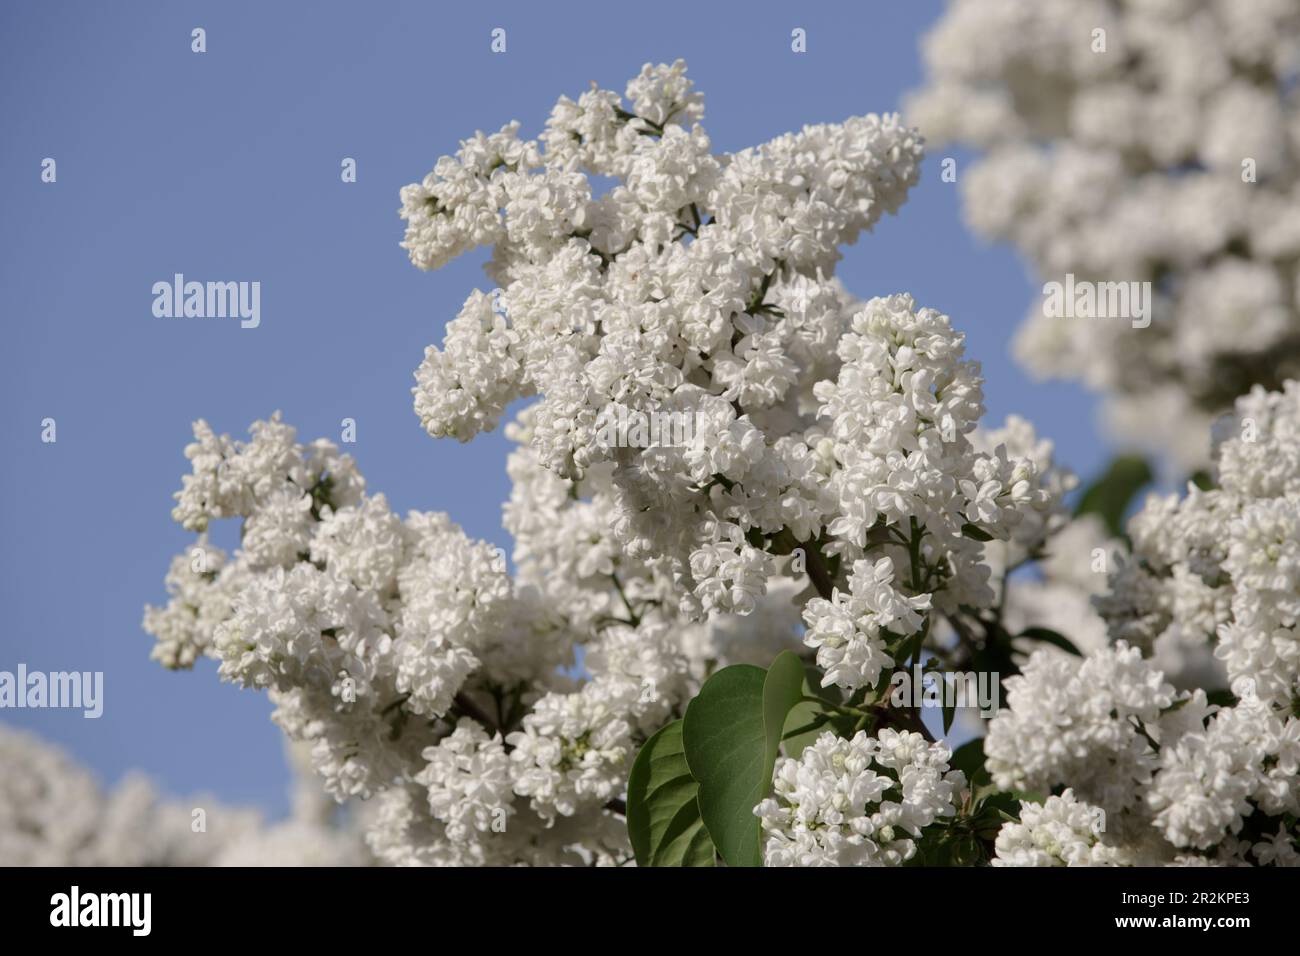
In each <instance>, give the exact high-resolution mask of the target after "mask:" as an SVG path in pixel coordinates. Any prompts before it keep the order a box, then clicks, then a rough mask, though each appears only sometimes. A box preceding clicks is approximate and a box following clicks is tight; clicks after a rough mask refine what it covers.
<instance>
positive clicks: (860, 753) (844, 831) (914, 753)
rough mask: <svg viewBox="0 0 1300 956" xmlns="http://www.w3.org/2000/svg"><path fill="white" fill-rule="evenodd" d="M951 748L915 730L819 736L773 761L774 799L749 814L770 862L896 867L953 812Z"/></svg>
mask: <svg viewBox="0 0 1300 956" xmlns="http://www.w3.org/2000/svg"><path fill="white" fill-rule="evenodd" d="M950 757H951V753H950V751H949V750H948V748H947V747H946V746H945V745H944V744H942V743H930V742H928V741H926V739H925V738H924V737H922V736H921V735H920V734H917V733H910V732H903V733H900V732H898V731H894V730H888V729H886V730H882V731H880V734H879V736H878V737H868V736H867V734H866V733H865V732H864V731H859V732H858V733H857V734H855V735H854V737H853V738H852V739H851V740H846V739H844V738H842V737H837V736H835V735H834V734H832V733H824V734H822V735H821V736H820V737H819V738H818V739H817V740H816V741H815V742H814V743H813V744H811V745H810V746H808V747H806V748H804V750H803V752H802V753H801V754H800V755H799V759H797V760H795V759H792V758H789V757H782V758H780V759H778V760H777V763H776V768H775V771H774V775H773V783H772V796H771V797H769V798H767V799H765V800H764V801H763V802H762V803H760V804H759V805H758V806H757V807H755V808H754V813H755V814H756V815H757V816H758V818H759V821H760V823H761V825H762V829H763V838H764V844H763V859H764V862H765V864H766V865H767V866H898V865H900V864H902V863H905V862H906V861H907V860H909V859H911V858H912V856H913V855H915V853H916V838H918V837H919V836H920V835H921V831H922V830H923V829H924V828H925V827H928V826H929V825H930V824H932V823H934V822H935V821H936V820H938V819H939V818H941V817H947V816H951V815H952V814H953V813H954V812H955V809H956V807H955V804H956V803H957V801H958V800H959V799H960V798H961V795H962V792H963V791H964V790H965V787H966V778H965V775H964V774H962V772H961V771H960V770H949V769H948V761H949V759H950Z"/></svg>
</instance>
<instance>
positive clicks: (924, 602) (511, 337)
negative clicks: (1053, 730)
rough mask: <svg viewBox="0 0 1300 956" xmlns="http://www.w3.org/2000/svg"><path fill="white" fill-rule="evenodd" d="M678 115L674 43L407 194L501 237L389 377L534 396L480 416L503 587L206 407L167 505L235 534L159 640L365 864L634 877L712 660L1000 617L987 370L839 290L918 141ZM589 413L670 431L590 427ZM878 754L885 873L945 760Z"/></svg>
mask: <svg viewBox="0 0 1300 956" xmlns="http://www.w3.org/2000/svg"><path fill="white" fill-rule="evenodd" d="M703 116H704V112H703V99H702V97H701V95H700V94H699V93H698V92H697V91H695V90H694V89H693V88H692V85H691V83H690V81H689V80H688V79H687V77H686V67H685V64H684V63H682V62H681V61H677V62H675V63H673V64H671V65H658V66H655V65H647V66H645V67H644V68H643V69H642V70H641V71H640V73H639V74H638V75H637V76H636V77H634V78H633V79H632V80H631V82H629V83H628V85H627V88H626V91H625V96H624V97H620V96H619V95H618V94H617V93H615V92H613V91H607V90H599V89H592V90H590V91H587V92H585V93H583V94H582V95H580V96H579V97H578V98H577V99H576V100H573V99H569V98H561V99H560V100H559V102H558V103H556V105H555V107H554V109H553V110H552V111H551V114H550V118H549V120H548V121H547V123H546V126H545V128H544V129H543V130H542V132H541V134H540V136H539V137H538V138H537V139H535V140H534V139H527V138H525V136H524V135H523V133H522V126H521V125H520V124H519V123H509V124H507V125H505V126H503V127H500V128H499V129H498V131H497V132H493V133H477V134H475V135H474V136H473V137H470V138H468V139H466V140H464V141H463V142H461V144H460V147H459V149H458V150H457V152H456V153H455V155H453V156H444V157H442V158H440V159H438V160H437V162H436V163H435V164H434V167H433V169H432V171H431V172H430V173H429V174H428V175H427V176H426V177H425V178H424V179H423V180H422V181H421V182H419V183H416V184H413V185H410V186H407V187H406V188H405V189H403V190H402V197H401V199H402V208H401V216H402V218H403V220H404V221H405V227H406V231H405V236H404V240H403V243H402V245H403V247H404V248H405V249H406V250H407V252H408V253H409V255H410V258H411V261H412V262H413V263H414V264H415V265H416V266H417V267H419V268H423V269H436V268H440V267H441V266H443V265H445V264H446V263H447V262H449V261H451V260H452V259H454V258H456V257H457V256H460V255H462V254H465V253H467V252H470V251H472V250H474V249H478V248H480V247H490V258H489V261H488V262H487V265H486V273H487V277H488V280H489V282H490V283H492V284H493V285H494V286H495V288H490V289H484V290H474V291H472V292H471V293H470V294H469V296H468V297H467V298H466V299H465V302H464V305H463V306H462V308H461V309H460V311H459V313H458V315H456V316H455V317H452V318H451V321H449V322H448V323H446V328H445V333H444V336H443V340H442V343H441V345H440V346H430V347H429V348H428V349H427V351H426V353H425V356H424V359H423V361H422V362H421V364H420V365H419V367H418V369H417V370H416V373H415V383H414V388H413V389H412V392H413V404H414V408H415V411H416V413H417V415H418V417H419V420H420V423H421V425H422V426H423V428H424V429H425V430H426V431H427V432H428V433H429V434H430V435H432V436H437V437H455V438H456V439H458V440H461V441H467V440H469V439H471V438H473V437H474V436H476V435H478V434H480V433H481V432H484V431H488V430H491V429H493V428H495V427H497V425H498V424H499V423H500V422H501V421H502V420H503V419H504V418H505V417H506V412H507V409H509V408H510V407H511V405H512V403H515V402H516V401H517V400H520V399H532V401H531V403H530V404H528V405H527V406H526V407H523V408H521V409H519V410H518V411H517V412H515V413H514V418H513V420H511V421H507V423H506V425H505V431H506V434H507V437H508V438H509V439H510V440H511V441H512V442H514V443H515V447H514V449H513V451H512V452H511V454H510V457H509V462H508V466H507V468H508V472H509V475H510V478H511V481H512V483H513V489H512V492H511V496H510V500H509V502H508V503H507V504H506V506H505V512H504V524H505V530H506V531H507V532H508V533H509V534H510V535H511V537H512V538H513V541H514V550H513V554H512V555H511V558H512V563H513V572H512V570H511V569H510V568H508V567H507V561H506V555H505V553H504V552H503V551H500V550H499V549H496V548H494V547H493V546H491V545H490V544H488V543H487V542H484V541H476V540H473V539H471V538H470V537H468V536H467V535H466V534H464V532H462V531H461V529H459V528H458V527H456V525H455V524H453V523H452V521H451V519H450V518H449V517H448V516H447V515H445V514H441V513H437V512H411V513H409V514H407V515H406V516H405V517H402V516H400V515H398V514H396V513H394V512H393V511H392V510H390V508H389V506H388V503H387V501H386V499H385V498H384V496H383V495H380V494H368V493H367V492H366V486H365V482H364V480H363V479H362V478H361V475H360V474H359V473H358V471H357V469H356V466H355V463H354V462H353V461H352V459H351V458H350V457H348V456H346V455H341V454H340V453H339V452H338V450H337V449H336V448H335V447H334V446H333V445H331V444H330V443H329V442H326V441H323V440H322V441H317V442H314V443H309V444H303V443H300V442H299V441H298V440H297V437H296V433H295V431H294V430H293V429H292V428H291V427H290V426H289V425H287V424H286V423H284V422H283V421H282V420H281V419H280V417H279V415H278V414H277V415H274V416H272V417H271V418H270V419H269V420H266V421H261V422H257V423H255V424H254V425H253V427H252V429H251V430H250V432H251V434H250V439H249V440H248V441H236V440H233V439H231V438H229V437H228V436H225V435H218V434H217V433H216V432H215V431H214V430H213V429H212V428H210V427H209V426H208V425H207V424H206V423H204V422H199V423H197V424H196V425H195V429H194V434H195V441H194V442H193V443H192V444H191V445H190V446H189V447H188V448H187V449H186V456H187V458H188V459H189V461H190V474H188V475H186V476H185V477H184V478H183V479H182V487H181V490H180V491H179V492H178V493H177V495H176V506H175V508H174V510H173V516H174V518H175V519H176V520H177V521H178V522H179V523H180V524H182V525H183V526H184V527H185V528H187V529H189V530H191V531H195V532H198V533H200V534H202V533H204V532H205V531H206V529H207V528H208V527H209V525H210V524H211V523H213V522H216V521H218V520H220V519H232V520H234V521H235V522H237V523H239V524H240V532H241V544H240V547H239V548H238V549H237V550H235V551H233V553H231V554H230V555H223V554H219V553H217V552H215V550H214V552H213V554H212V560H211V562H210V563H206V564H203V563H200V564H193V565H182V564H181V561H182V560H184V556H182V557H181V558H178V559H177V561H176V562H175V563H174V565H173V568H172V571H171V573H170V574H169V576H168V579H167V586H168V591H169V597H170V599H169V602H168V604H167V605H166V606H165V607H163V608H161V609H159V608H151V609H149V610H147V611H146V629H147V630H149V631H150V632H151V633H152V634H153V635H154V636H155V638H156V643H155V651H154V655H155V656H156V657H157V658H158V659H159V660H160V661H162V662H163V663H164V664H167V665H168V666H172V667H185V666H189V665H190V664H192V663H193V661H194V660H195V659H196V658H197V657H198V656H200V655H204V656H208V657H211V658H214V659H215V660H216V661H217V662H218V664H219V671H220V674H221V676H222V677H223V678H225V679H227V680H229V681H232V682H235V683H238V684H240V685H241V686H245V687H253V688H265V689H267V690H268V692H269V695H270V697H271V699H272V701H273V703H274V704H275V708H276V709H275V712H274V714H273V719H274V720H275V722H276V723H277V724H278V725H279V726H280V727H281V728H282V729H283V730H284V732H285V733H286V735H287V736H289V737H290V738H291V739H293V740H295V741H299V742H301V744H302V745H303V746H304V747H305V748H306V749H307V751H308V752H309V758H308V759H309V763H310V766H311V768H312V770H313V772H314V773H315V774H316V776H317V777H318V778H319V780H320V785H321V789H322V791H323V793H324V794H326V795H328V797H330V798H332V799H334V800H339V801H344V800H348V799H350V798H361V799H366V800H369V804H368V805H369V806H370V807H372V808H373V809H371V810H368V811H366V812H365V813H362V814H361V816H362V817H364V818H365V820H366V822H367V825H368V827H369V833H368V845H369V847H370V848H371V851H372V852H373V853H374V855H375V856H376V857H377V858H379V859H381V860H383V861H384V862H388V863H398V864H442V865H454V864H475V865H506V864H513V863H531V864H540V863H572V862H580V863H587V864H593V863H594V864H606V863H610V864H615V863H623V862H626V861H627V860H628V859H630V856H631V852H630V847H629V846H628V844H627V839H626V834H625V832H623V830H622V828H621V825H620V823H619V821H618V820H617V818H616V817H615V816H614V815H613V810H612V809H611V808H617V807H618V803H617V801H618V800H620V799H621V798H623V796H624V787H625V783H626V779H627V773H628V770H629V767H630V765H631V761H632V759H633V757H634V755H635V753H636V751H637V748H638V747H639V746H640V745H641V744H642V743H643V742H644V740H645V739H646V738H647V737H648V736H649V735H650V734H651V733H653V732H654V731H655V730H657V729H658V727H659V726H662V724H663V723H664V722H666V721H668V720H669V719H671V718H672V716H673V715H676V714H680V713H682V711H683V709H684V707H685V705H686V703H687V702H688V701H689V700H690V698H691V696H692V695H693V694H694V693H695V692H697V691H698V689H699V686H700V683H701V682H702V681H703V680H704V679H705V678H706V677H707V675H708V674H709V673H710V672H711V671H712V670H714V669H716V668H717V667H720V666H726V665H727V664H730V663H735V662H740V661H746V662H752V663H756V664H759V665H760V666H762V665H766V664H768V663H770V661H771V659H772V658H773V657H774V656H775V655H776V654H777V653H778V652H779V651H780V650H783V649H792V650H796V651H799V652H804V653H806V650H805V649H807V648H811V649H815V650H816V652H817V655H818V659H819V661H820V662H821V663H822V665H823V666H824V667H826V668H827V670H828V674H827V682H828V683H834V684H837V685H839V686H841V687H845V688H857V687H861V686H865V685H870V684H874V683H875V682H876V681H878V680H879V679H880V676H881V674H882V672H883V668H885V667H889V666H891V665H892V661H891V659H890V656H889V653H888V652H887V651H886V650H885V644H886V643H887V642H889V641H892V640H894V639H895V638H897V637H901V636H903V635H913V634H918V633H921V632H923V631H925V629H926V628H927V627H928V625H929V623H930V618H931V615H933V614H935V613H937V612H945V611H952V610H954V609H956V608H959V607H974V608H988V607H990V606H991V605H992V603H993V601H994V600H995V597H996V595H995V592H994V591H993V589H992V588H991V587H990V586H989V579H990V567H989V561H988V559H987V558H986V555H985V553H984V550H983V547H984V541H985V539H986V538H989V537H992V538H994V539H999V540H1008V539H1010V538H1011V536H1012V535H1018V540H1020V539H1023V540H1025V541H1030V540H1032V539H1033V538H1034V536H1035V535H1040V533H1041V530H1042V527H1043V526H1044V524H1045V523H1046V522H1048V521H1050V520H1052V516H1054V515H1057V514H1058V513H1059V510H1060V506H1059V500H1060V496H1061V495H1062V494H1063V493H1064V491H1066V490H1068V487H1067V483H1066V482H1065V481H1064V480H1062V479H1061V478H1060V476H1059V474H1058V473H1056V472H1054V471H1053V470H1052V468H1051V465H1050V453H1049V452H1048V450H1046V449H1044V448H1043V447H1042V446H1041V444H1040V443H1038V442H1036V441H1035V440H1033V439H1032V436H1031V435H1029V430H1028V427H1027V425H1026V426H1024V427H1023V428H1021V429H1019V431H1018V432H1017V433H1016V434H1015V435H1011V436H1008V437H1007V438H1006V439H1003V440H998V441H994V442H993V443H992V444H989V445H988V446H987V447H984V446H982V445H979V444H978V443H977V442H976V441H975V435H976V431H975V430H976V428H977V426H978V422H979V418H980V416H981V415H982V413H983V399H982V383H981V380H980V378H979V374H978V370H977V367H976V366H975V364H974V363H973V362H970V361H967V360H966V359H965V358H964V356H963V347H964V346H963V339H962V336H961V335H960V334H958V333H957V332H956V331H955V330H954V329H953V327H952V324H951V323H950V321H949V319H948V318H947V317H946V316H944V315H941V314H940V313H938V312H936V311H934V310H932V309H926V308H922V307H919V306H918V305H917V304H916V302H915V301H914V300H913V299H912V298H911V297H910V296H907V295H894V296H888V297H884V298H877V299H872V300H870V301H868V302H861V301H859V300H857V299H855V298H854V297H853V296H852V295H850V294H849V293H848V292H847V291H846V290H845V289H844V287H843V286H842V285H841V283H840V282H839V280H838V279H837V278H836V276H835V274H834V272H835V267H836V264H837V263H838V261H839V259H840V248H839V247H840V246H842V245H844V244H848V243H852V242H855V241H856V240H857V238H858V236H859V235H860V234H861V233H862V232H864V231H868V230H870V229H872V228H873V227H874V226H875V225H876V224H877V223H878V222H879V220H880V219H881V217H882V216H883V215H885V214H886V213H893V212H896V211H897V210H898V208H899V207H900V206H901V205H902V203H903V201H904V200H905V199H906V197H907V193H908V191H909V190H910V189H911V187H912V186H913V185H915V184H916V183H917V182H918V178H919V166H918V164H919V161H920V158H921V154H922V143H921V139H920V137H919V136H918V134H917V133H916V132H915V131H913V130H911V129H909V128H908V127H906V126H904V125H903V124H902V123H901V122H900V121H899V119H898V117H897V116H893V115H884V116H877V115H867V116H860V117H852V118H849V119H847V120H845V121H844V122H842V123H835V124H820V125H810V126H805V127H803V128H802V129H801V130H799V131H798V132H794V133H789V134H785V135H781V136H778V137H776V138H774V139H772V140H770V141H768V142H766V143H762V144H760V145H758V146H755V147H752V148H749V149H744V150H741V151H739V152H737V153H733V154H719V153H715V152H713V149H712V145H711V142H710V139H709V136H708V133H707V132H706V131H705V129H704V127H703V125H702V120H703ZM592 177H606V178H608V179H610V180H613V182H612V183H605V182H599V181H598V180H594V179H593V178H592ZM611 421H614V422H616V423H617V422H634V421H653V422H656V423H659V422H667V423H668V424H669V426H670V427H669V428H668V430H667V431H666V432H665V431H661V430H658V429H657V428H656V429H653V430H652V429H648V428H647V429H641V428H640V427H638V426H635V425H633V426H628V425H620V426H619V427H618V429H617V432H618V433H617V435H615V436H614V437H615V438H616V439H617V440H611V434H610V429H609V427H608V423H609V422H611ZM1027 436H1028V437H1027ZM205 544H206V539H200V546H203V545H205ZM810 602H811V603H810ZM803 622H806V623H807V624H808V628H807V632H806V634H802V635H801V633H800V631H801V626H802V623H803ZM801 638H803V639H802V640H801ZM579 654H581V657H579ZM579 660H580V661H581V668H578V667H576V666H575V665H577V664H578V662H579ZM918 739H919V738H918ZM870 748H871V752H872V754H873V755H874V758H875V759H876V761H877V762H876V766H877V767H878V768H879V769H880V770H881V771H882V776H883V778H884V779H886V780H894V779H898V780H901V781H902V783H901V784H900V787H901V792H899V793H898V794H896V797H897V799H894V800H892V802H891V801H890V800H887V801H886V802H885V803H884V804H882V805H880V806H878V807H876V808H874V809H873V810H872V811H871V813H873V814H876V815H877V816H878V817H879V820H880V825H881V826H883V827H886V828H893V829H894V830H896V831H897V835H896V836H891V837H889V838H888V839H885V840H884V841H883V843H879V844H876V843H873V846H877V847H878V852H879V854H880V855H881V858H882V859H883V860H891V861H898V860H901V858H902V857H903V856H904V855H906V854H907V853H910V852H911V849H910V848H911V846H912V840H913V838H914V837H915V835H916V834H915V832H913V831H915V830H917V829H918V828H920V827H924V826H926V825H927V822H926V821H928V820H929V819H930V816H932V813H931V811H933V812H934V813H937V812H939V810H940V808H941V805H942V806H947V802H948V796H947V792H948V790H950V789H951V781H949V777H948V776H946V775H944V774H943V773H941V772H940V771H939V770H937V769H935V767H934V766H932V764H933V761H934V760H937V756H936V755H937V754H938V753H939V751H934V752H933V754H931V751H929V750H927V749H926V748H925V747H922V746H921V745H920V744H918V743H916V742H915V741H911V740H910V738H906V739H905V738H897V739H895V738H893V737H890V736H889V735H888V734H886V733H883V732H882V736H881V738H880V739H879V740H875V741H873V742H872V743H871V745H870ZM943 753H944V754H945V755H946V751H943ZM927 754H931V756H926V755H927ZM944 759H946V756H945V758H944ZM503 761H504V762H505V763H503ZM506 764H508V768H507V767H506ZM503 769H504V770H505V772H506V776H503ZM507 778H508V786H507ZM944 781H949V782H947V783H945V782H944ZM895 789H896V790H897V789H899V788H898V787H896V788H895ZM891 792H892V791H891ZM370 798H373V799H370ZM895 804H896V805H895ZM945 812H946V811H945ZM502 814H504V815H505V817H507V818H508V823H507V825H506V827H505V832H504V833H501V832H497V830H496V829H495V828H494V826H493V824H495V823H496V822H497V821H498V820H500V819H501V818H502ZM485 824H486V825H487V826H486V829H485ZM827 852H829V851H827ZM872 852H877V851H872Z"/></svg>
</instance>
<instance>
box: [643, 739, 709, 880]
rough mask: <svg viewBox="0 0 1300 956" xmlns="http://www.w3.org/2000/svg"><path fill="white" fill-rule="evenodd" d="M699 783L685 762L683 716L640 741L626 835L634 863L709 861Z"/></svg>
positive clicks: (697, 864) (707, 840)
mask: <svg viewBox="0 0 1300 956" xmlns="http://www.w3.org/2000/svg"><path fill="white" fill-rule="evenodd" d="M699 789H700V787H699V784H697V783H696V782H695V780H694V778H692V777H691V772H690V769H689V768H688V767H687V766H686V754H685V751H684V750H683V749H682V722H681V721H680V720H675V721H673V722H672V723H671V724H669V725H668V726H666V727H661V728H660V729H659V730H658V731H657V732H656V733H655V735H654V736H653V737H651V738H650V739H649V740H647V741H646V742H645V745H644V746H643V747H642V748H641V752H640V753H638V754H637V755H636V760H635V761H634V762H633V764H632V772H631V773H630V774H629V775H628V779H627V835H628V838H629V839H630V840H631V841H632V850H633V852H634V853H635V854H636V862H637V866H713V862H714V855H715V854H714V849H713V843H712V841H711V840H710V839H709V834H708V831H707V830H705V829H704V821H703V820H701V819H700V808H699V804H698V803H697V802H696V796H697V794H698V792H699Z"/></svg>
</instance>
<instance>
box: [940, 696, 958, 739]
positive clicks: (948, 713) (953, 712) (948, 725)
mask: <svg viewBox="0 0 1300 956" xmlns="http://www.w3.org/2000/svg"><path fill="white" fill-rule="evenodd" d="M956 716H957V701H956V699H955V697H954V699H953V701H952V703H945V704H944V705H943V733H944V736H945V737H946V736H947V735H948V731H949V730H951V729H952V722H953V718H955V717H956Z"/></svg>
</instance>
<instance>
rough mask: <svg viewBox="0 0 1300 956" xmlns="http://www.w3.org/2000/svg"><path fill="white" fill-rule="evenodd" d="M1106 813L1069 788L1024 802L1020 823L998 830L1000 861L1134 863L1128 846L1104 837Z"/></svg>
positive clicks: (995, 862) (1002, 863)
mask: <svg viewBox="0 0 1300 956" xmlns="http://www.w3.org/2000/svg"><path fill="white" fill-rule="evenodd" d="M1105 820H1106V815H1105V812H1104V811H1102V810H1101V808H1100V807H1094V806H1090V805H1089V804H1087V803H1085V802H1083V801H1082V800H1079V799H1077V798H1076V797H1075V796H1074V791H1072V790H1069V789H1066V790H1065V791H1064V792H1063V793H1062V794H1061V795H1060V796H1049V797H1048V798H1047V799H1046V800H1044V801H1043V802H1042V803H1041V804H1038V803H1032V802H1030V801H1027V800H1022V801H1021V802H1020V822H1019V823H1008V824H1006V825H1004V826H1003V827H1002V828H1001V829H1000V830H998V835H997V840H996V843H995V845H994V850H995V854H996V855H995V856H994V858H993V861H992V862H993V865H994V866H1131V865H1133V863H1134V859H1133V856H1132V854H1131V853H1129V852H1127V851H1126V849H1125V848H1123V847H1115V846H1111V845H1109V844H1107V843H1106V842H1104V840H1103V838H1102V833H1103V831H1104V829H1105Z"/></svg>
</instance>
